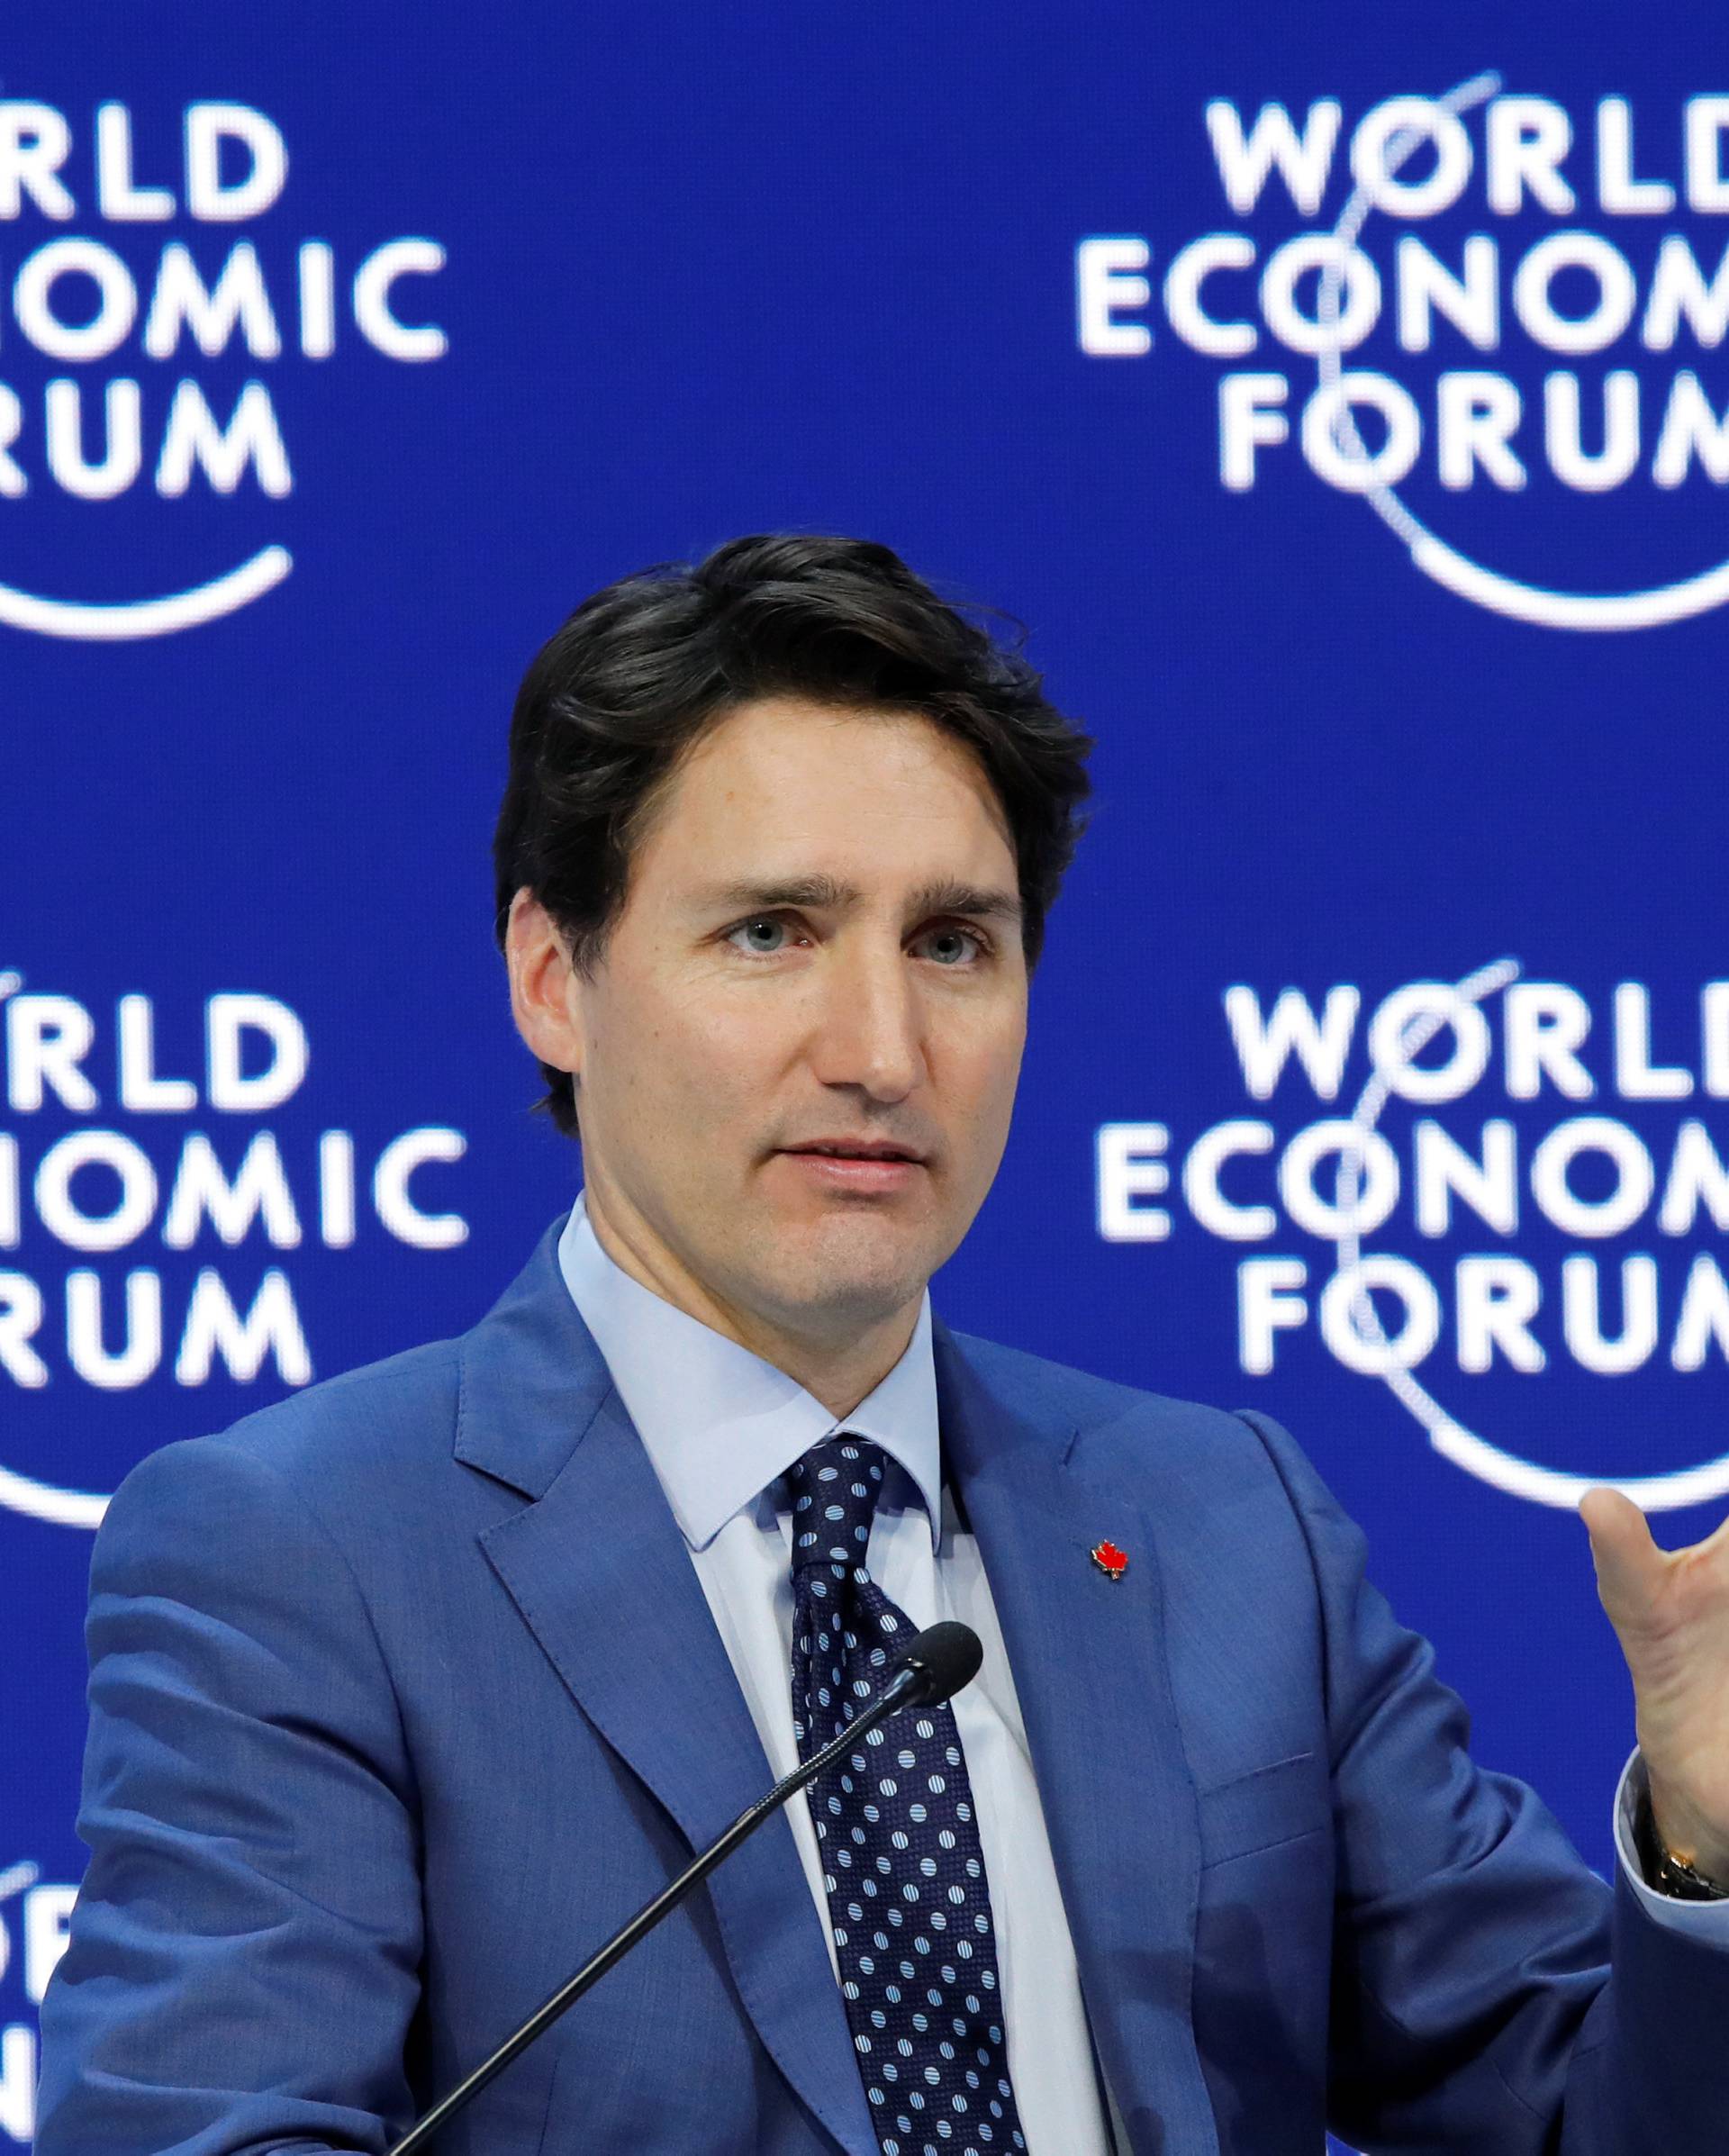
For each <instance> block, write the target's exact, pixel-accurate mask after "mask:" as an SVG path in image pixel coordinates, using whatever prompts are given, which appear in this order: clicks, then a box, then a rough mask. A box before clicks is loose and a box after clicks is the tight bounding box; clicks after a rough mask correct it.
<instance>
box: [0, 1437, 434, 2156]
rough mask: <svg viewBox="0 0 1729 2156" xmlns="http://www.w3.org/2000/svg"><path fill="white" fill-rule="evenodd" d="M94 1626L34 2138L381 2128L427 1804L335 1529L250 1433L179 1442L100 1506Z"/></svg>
mask: <svg viewBox="0 0 1729 2156" xmlns="http://www.w3.org/2000/svg"><path fill="white" fill-rule="evenodd" d="M87 1636H88V1644H89V1651H90V1661H91V1677H90V1732H89V1740H88V1746H87V1750H86V1759H85V1773H84V1789H83V1802H82V1807H81V1810H80V1814H79V1822H78V1831H79V1833H80V1834H81V1836H82V1837H83V1839H84V1840H85V1841H86V1843H88V1845H89V1849H90V1862H89V1867H88V1870H87V1871H86V1877H85V1880H84V1884H83V1887H82V1889H81V1890H80V1892H79V1896H78V1900H77V1907H76V1908H75V1910H74V1912H73V1916H72V1923H71V1934H70V1941H69V1943H68V1949H67V1952H66V1955H65V1957H64V1959H63V1960H62V1961H61V1963H60V1966H59V1969H58V1970H57V1971H56V1973H55V1977H54V1980H53V1982H52V1983H51V1984H50V1988H49V1991H48V1996H47V1997H46V1998H45V1999H44V2001H43V2005H42V2079H41V2098H40V2105H39V2123H38V2132H37V2139H36V2142H35V2147H36V2151H37V2156H242V2152H245V2156H263V2151H276V2150H281V2149H285V2148H288V2147H291V2146H292V2148H293V2149H294V2151H296V2156H319V2152H320V2151H369V2152H376V2151H380V2150H383V2149H384V2148H385V2147H386V2146H387V2144H388V2142H389V2141H390V2140H391V2139H392V2138H394V2134H395V2133H400V2132H401V2131H402V2130H403V2129H404V2128H405V2126H406V2124H407V2121H408V2119H409V2117H410V2116H411V2115H412V2101H411V2097H410V2091H409V2087H408V2083H407V2079H406V2075H405V2070H404V2064H403V2053H404V2044H405V2041H406V2038H407V2035H408V2032H409V2028H410V2025H411V2022H412V2017H413V2016H414V2012H415V2007H416V2005H417V2001H418V1999H419V1976H418V1970H419V1967H420V1961H421V1897H420V1886H419V1874H418V1865H417V1861H416V1851H417V1831H416V1806H415V1800H414V1791H413V1789H412V1773H411V1770H410V1767H409V1763H408V1759H407V1752H406V1746H405V1744H404V1740H403V1730H402V1726H401V1720H400V1717H399V1714H398V1711H397V1708H396V1703H395V1699H394V1693H393V1690H392V1687H391V1683H390V1680H389V1675H388V1671H387V1670H386V1668H385V1662H384V1658H383V1655H382V1653H381V1650H380V1647H379V1644H378V1641H377V1639H376V1635H375V1634H374V1632H373V1629H372V1626H371V1622H370V1619H369V1617H368V1615H367V1608H366V1606H365V1603H364V1601H363V1599H362V1597H361V1594H360V1590H359V1588H358V1584H357V1582H356V1581H355V1579H354V1577H353V1575H352V1573H351V1572H350V1571H349V1566H348V1563H347V1562H346V1560H345V1558H344V1557H343V1555H342V1554H341V1552H340V1550H339V1548H338V1546H337V1545H336V1544H335V1542H334V1541H333V1540H332V1539H331V1537H330V1535H329V1534H328V1533H327V1532H326V1531H325V1530H324V1529H323V1527H322V1526H321V1525H320V1524H319V1523H318V1521H317V1520H316V1519H315V1518H314V1517H312V1514H311V1513H310V1511H309V1509H308V1508H307V1507H306V1505H305V1504H304V1503H303V1500H302V1499H300V1498H299V1497H298V1496H297V1495H296V1494H295V1492H294V1490H293V1489H292V1488H291V1487H290V1485H289V1484H288V1482H287V1481H285V1479H284V1478H283V1477H282V1476H281V1475H280V1474H279V1473H278V1472H276V1470H275V1469H273V1468H271V1467H269V1466H267V1465H266V1464H265V1463H261V1462H260V1461H259V1460H258V1459H257V1458H256V1457H255V1456H253V1455H252V1454H249V1453H248V1452H247V1451H245V1450H244V1449H242V1448H241V1447H240V1446H238V1445H232V1444H230V1443H228V1442H226V1441H224V1440H222V1439H217V1438H204V1439H200V1440H198V1441H196V1442H195V1443H193V1444H190V1445H173V1446H169V1447H168V1448H167V1449H166V1450H165V1451H163V1452H160V1453H158V1454H153V1455H152V1456H151V1457H150V1458H149V1459H148V1460H146V1461H145V1462H144V1463H143V1464H142V1465H141V1466H140V1468H139V1469H138V1470H136V1471H135V1472H134V1473H133V1474H132V1475H131V1476H130V1477H129V1478H128V1480H127V1481H126V1483H125V1485H124V1486H123V1488H122V1490H121V1491H120V1493H119V1495H118V1496H117V1497H116V1498H115V1499H114V1500H113V1504H112V1506H111V1507H110V1508H109V1512H108V1517H107V1518H106V1520H105V1521H104V1525H103V1526H102V1529H101V1531H100V1533H99V1535H98V1536H97V1539H96V1545H95V1558H94V1562H93V1566H92V1577H91V1601H90V1614H89V1621H88V1627H87ZM385 2122H391V2124H390V2127H389V2128H388V2129H387V2126H386V2124H385Z"/></svg>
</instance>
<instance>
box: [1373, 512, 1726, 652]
mask: <svg viewBox="0 0 1729 2156" xmlns="http://www.w3.org/2000/svg"><path fill="white" fill-rule="evenodd" d="M1411 559H1412V560H1413V561H1414V562H1415V563H1416V564H1417V567H1418V568H1419V569H1421V570H1423V571H1424V572H1425V574H1426V575H1430V576H1433V577H1434V579H1435V582H1436V583H1437V584H1444V585H1445V586H1446V588H1447V589H1448V590H1449V591H1450V592H1455V593H1457V594H1458V595H1459V597H1460V598H1462V599H1471V600H1474V601H1475V602H1476V603H1477V604H1478V605H1479V606H1486V607H1489V609H1490V610H1491V611H1493V612H1495V613H1498V614H1509V615H1511V616H1512V618H1513V620H1514V621H1534V622H1536V623H1537V624H1539V626H1540V627H1542V628H1544V629H1661V628H1662V627H1663V626H1664V624H1665V623H1667V622H1670V621H1686V620H1687V618H1688V615H1689V614H1703V613H1706V612H1708V611H1710V609H1711V608H1712V607H1714V606H1721V605H1722V604H1723V602H1724V600H1725V599H1729V561H1724V562H1719V563H1718V564H1717V566H1716V567H1715V569H1706V571H1705V572H1704V574H1703V575H1698V576H1689V577H1688V578H1687V579H1686V580H1685V582H1683V583H1681V584H1660V585H1658V586H1657V587H1656V588H1655V589H1653V590H1652V591H1648V592H1618V593H1604V594H1602V595H1601V596H1597V595H1594V594H1591V593H1580V592H1547V591H1544V590H1543V588H1542V587H1541V585H1538V584H1520V583H1518V582H1516V579H1515V578H1513V577H1511V576H1502V575H1499V574H1498V572H1497V571H1496V570H1494V569H1485V568H1483V567H1482V566H1480V564H1479V563H1477V562H1474V561H1470V560H1468V559H1467V558H1466V557H1465V556H1464V555H1462V554H1459V553H1456V552H1455V551H1454V550H1453V548H1451V547H1449V546H1448V545H1447V544H1446V543H1445V541H1444V540H1442V539H1436V538H1435V535H1434V534H1433V533H1432V532H1428V531H1425V532H1423V533H1422V536H1421V537H1420V538H1418V539H1413V540H1412V542H1411Z"/></svg>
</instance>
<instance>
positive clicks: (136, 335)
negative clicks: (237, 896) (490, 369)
mask: <svg viewBox="0 0 1729 2156" xmlns="http://www.w3.org/2000/svg"><path fill="white" fill-rule="evenodd" d="M289 168H290V159H289V146H288V143H287V140H286V139H285V136H284V134H283V131H282V130H281V129H280V128H279V127H278V126H277V125H276V122H275V121H273V120H272V119H271V118H270V117H269V116H268V115H267V114H266V113H262V112H259V111H258V110H257V109H256V108H255V107H253V106H251V105H246V104H233V103H223V102H218V101H213V100H204V101H200V102H195V103H193V104H187V105H186V107H185V109H184V111H183V112H182V113H178V114H177V115H176V119H175V125H174V127H173V129H172V131H169V130H167V129H166V128H162V127H155V128H144V127H141V126H140V127H135V125H134V116H133V113H132V111H131V108H130V107H129V106H128V105H126V104H122V103H118V102H109V103H106V104H101V105H99V106H97V107H96V108H95V111H94V112H93V113H89V114H87V115H86V114H84V113H76V114H75V113H68V112H64V111H62V110H60V109H59V107H58V106H56V105H54V104H47V103H44V102H41V101H39V100H36V99H32V98H21V97H8V98H5V99H0V233H4V234H5V236H6V238H7V240H8V241H9V248H8V251H9V253H10V254H11V256H12V259H13V262H14V264H15V273H14V275H13V278H12V310H11V312H12V319H11V321H10V322H7V324H6V325H5V330H6V350H7V354H8V357H7V359H6V362H5V378H4V379H0V535H4V536H3V537H0V549H3V551H0V560H4V561H5V562H7V563H8V565H10V563H13V562H15V561H16V560H17V558H18V556H17V539H18V536H19V534H20V533H27V532H29V531H30V530H32V529H33V526H32V521H31V520H30V518H29V517H28V516H27V515H25V514H22V513H21V508H20V507H14V504H17V505H21V506H27V505H28V504H30V503H32V501H35V502H40V501H41V500H42V499H43V498H44V497H45V496H46V497H50V498H52V497H54V496H59V498H60V499H62V500H64V501H68V502H83V503H110V502H117V501H121V500H122V498H124V497H128V496H132V495H137V494H144V495H146V496H148V495H150V494H153V495H154V496H155V497H157V498H158V500H160V501H164V502H167V501H171V500H174V499H177V498H178V497H183V496H186V495H187V494H190V493H192V492H194V491H195V490H207V491H208V492H209V493H210V494H213V495H215V496H218V497H222V496H227V497H229V498H231V499H233V498H236V497H240V496H242V495H246V494H253V495H255V496H256V495H258V494H261V495H262V496H263V497H264V498H265V499H266V500H281V499H282V498H283V497H285V496H286V495H288V494H291V493H292V492H293V489H294V465H293V459H292V456H291V449H290V444H289V442H288V440H287V439H286V438H285V434H284V431H283V429H282V426H281V424H280V421H279V419H278V415H277V411H276V400H275V399H273V397H272V395H271V392H270V386H269V383H268V381H267V378H266V376H267V372H268V371H269V370H271V369H276V370H280V369H281V368H283V367H290V366H295V365H300V364H316V365H321V364H323V363H326V362H329V361H330V359H331V358H333V357H335V358H340V356H341V355H342V354H343V353H344V352H345V351H347V350H350V349H356V348H357V347H359V348H369V349H371V350H372V351H375V352H377V353H381V354H383V356H384V357H385V358H387V359H391V360H397V361H404V362H409V363H415V362H422V361H426V360H430V359H437V358H439V357H440V356H441V355H442V354H443V352H444V350H445V346H446V339H445V334H444V331H442V330H441V329H440V328H439V327H438V326H437V324H436V323H433V322H429V321H426V320H425V319H423V302H421V303H413V302H412V301H411V299H410V296H409V295H410V294H413V293H414V292H415V291H416V290H417V289H418V287H419V284H420V281H421V280H423V279H424V278H426V277H427V276H431V275H433V274H434V273H436V272H437V271H439V270H440V269H442V268H443V267H444V261H445V253H444V249H443V248H442V247H441V246H440V245H439V242H438V241H437V240H429V239H425V238H422V237H418V236H416V237H412V238H404V239H393V240H384V241H383V242H381V243H376V242H375V243H368V244H367V246H366V247H365V249H363V250H357V252H356V255H355V258H353V259H342V258H339V253H338V249H336V248H335V247H334V246H333V245H332V244H331V243H330V242H329V241H328V240H319V239H306V240H301V241H299V242H298V243H294V242H284V241H282V240H277V239H276V238H275V237H274V236H273V237H272V239H271V240H270V242H269V244H268V247H267V251H266V252H263V253H261V251H260V245H259V242H258V241H256V240H253V239H252V238H237V237H235V236H234V235H235V233H236V230H237V228H240V227H242V226H251V225H254V224H256V223H257V222H258V220H260V219H262V218H263V217H264V216H265V215H266V213H267V212H269V211H270V210H272V209H273V208H274V207H275V206H276V204H277V203H278V201H279V200H280V199H281V198H282V197H283V195H284V191H285V188H286V186H287V184H288V175H289ZM411 316H412V318H413V319H408V317H411ZM237 358H243V359H244V363H245V364H246V365H247V366H248V367H250V366H252V365H253V364H254V363H256V364H257V366H258V374H256V375H255V376H252V378H250V379H248V380H246V381H245V382H244V383H242V384H241V385H240V386H239V388H238V389H234V388H232V387H229V388H226V389H219V388H218V387H217V386H216V380H215V377H221V378H222V380H223V381H226V380H227V378H228V377H229V376H231V375H232V373H233V372H234V369H235V361H236V359H237ZM293 566H294V565H293V560H292V557H291V556H290V554H289V551H288V548H286V547H285V546H284V545H282V544H280V543H276V542H272V543H270V544H267V545H265V546H262V547H254V548H252V550H251V551H250V552H249V553H248V554H247V555H246V556H245V557H244V558H242V559H240V560H238V561H230V562H227V563H226V564H221V565H213V570H212V573H210V574H208V575H201V576H200V577H199V579H198V580H197V581H196V582H195V583H194V584H189V585H186V586H185V587H183V588H181V589H179V590H175V591H169V592H160V591H154V592H152V591H139V592H138V593H134V594H129V595H127V596H126V597H124V598H122V599H119V600H113V599H107V598H98V597H95V596H93V595H91V594H89V593H77V592H72V591H53V592H50V591H43V590H40V589H36V588H31V586H30V585H29V584H27V583H26V582H25V581H23V580H20V581H13V578H15V577H16V576H17V571H16V570H15V569H11V570H10V574H9V575H8V574H5V573H4V572H0V622H4V623H6V624H8V625H9V626H10V627H12V628H14V629H17V630H28V631H32V632H34V633H35V634H38V635H41V636H50V637H69V638H77V639H125V638H134V637H154V636H165V635H168V634H171V633H172V632H174V631H176V630H184V629H192V628H195V627H196V626H197V625H198V624H200V623H201V622H205V621H214V620H216V619H217V618H218V617H219V616H221V615H223V614H230V613H232V612H233V611H235V610H236V609H237V608H239V607H242V606H245V605H247V604H249V602H251V601H253V600H255V599H258V598H259V597H261V596H262V595H263V594H264V593H266V592H268V591H269V590H271V589H272V588H273V587H274V586H275V585H276V584H280V583H281V582H282V580H283V578H284V577H285V576H286V575H287V574H288V572H289V570H290V569H291V568H292V567H293Z"/></svg>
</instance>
